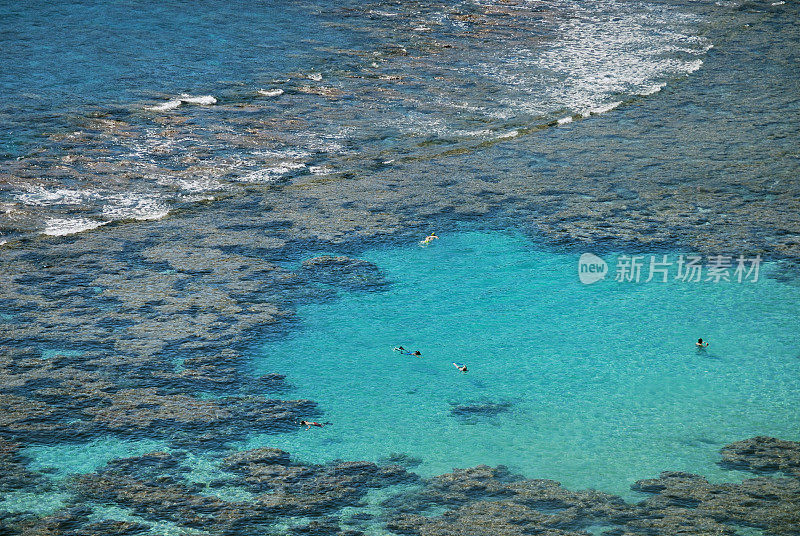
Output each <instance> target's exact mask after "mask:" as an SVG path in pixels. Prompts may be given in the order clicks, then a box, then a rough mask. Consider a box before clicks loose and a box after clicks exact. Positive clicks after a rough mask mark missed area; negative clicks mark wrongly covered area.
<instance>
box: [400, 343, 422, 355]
mask: <svg viewBox="0 0 800 536" xmlns="http://www.w3.org/2000/svg"><path fill="white" fill-rule="evenodd" d="M394 351H395V352H400V353H401V354H403V355H415V356H418V357H422V353H421V352H420V351H419V350H414V351H413V352H409V351H408V350H406V349H405V348H403V347H402V346H398V347H397V348H395V349H394Z"/></svg>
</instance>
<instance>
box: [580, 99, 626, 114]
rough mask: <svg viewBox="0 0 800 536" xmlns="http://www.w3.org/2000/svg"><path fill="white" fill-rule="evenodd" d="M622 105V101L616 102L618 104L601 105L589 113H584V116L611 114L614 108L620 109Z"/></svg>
mask: <svg viewBox="0 0 800 536" xmlns="http://www.w3.org/2000/svg"><path fill="white" fill-rule="evenodd" d="M621 104H622V101H616V102H610V103H608V104H604V105H601V106H597V107H596V108H591V109H590V110H588V111H587V112H584V113H583V116H584V117H587V116H589V115H599V114H605V113H608V112H610V111H611V110H613V109H614V108H618V107H619V106H620V105H621Z"/></svg>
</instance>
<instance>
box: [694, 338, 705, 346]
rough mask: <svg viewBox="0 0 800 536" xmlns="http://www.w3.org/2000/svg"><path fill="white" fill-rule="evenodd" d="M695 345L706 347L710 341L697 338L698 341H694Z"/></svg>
mask: <svg viewBox="0 0 800 536" xmlns="http://www.w3.org/2000/svg"><path fill="white" fill-rule="evenodd" d="M694 345H695V346H697V347H698V348H705V347H706V346H708V342H707V341H703V339H697V342H696V343H694Z"/></svg>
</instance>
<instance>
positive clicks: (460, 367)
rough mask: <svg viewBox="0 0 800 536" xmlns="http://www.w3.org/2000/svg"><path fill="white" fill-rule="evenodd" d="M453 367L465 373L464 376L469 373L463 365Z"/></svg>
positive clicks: (454, 364) (455, 364)
mask: <svg viewBox="0 0 800 536" xmlns="http://www.w3.org/2000/svg"><path fill="white" fill-rule="evenodd" d="M453 366H454V367H456V368H457V369H458V370H460V371H461V372H463V373H464V374H466V373H467V366H466V365H465V364H463V363H453Z"/></svg>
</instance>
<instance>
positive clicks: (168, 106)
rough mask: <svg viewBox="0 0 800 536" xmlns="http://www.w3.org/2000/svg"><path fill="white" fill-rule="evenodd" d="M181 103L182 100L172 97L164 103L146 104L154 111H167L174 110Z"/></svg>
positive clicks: (147, 108)
mask: <svg viewBox="0 0 800 536" xmlns="http://www.w3.org/2000/svg"><path fill="white" fill-rule="evenodd" d="M181 103H182V101H181V100H180V99H172V100H168V101H167V102H164V103H162V104H156V105H155V106H145V109H146V110H150V111H152V112H167V111H169V110H174V109H175V108H177V107H178V106H180V105H181Z"/></svg>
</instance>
